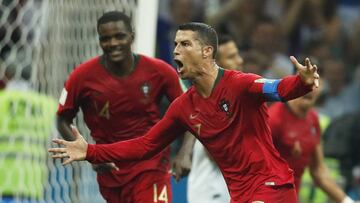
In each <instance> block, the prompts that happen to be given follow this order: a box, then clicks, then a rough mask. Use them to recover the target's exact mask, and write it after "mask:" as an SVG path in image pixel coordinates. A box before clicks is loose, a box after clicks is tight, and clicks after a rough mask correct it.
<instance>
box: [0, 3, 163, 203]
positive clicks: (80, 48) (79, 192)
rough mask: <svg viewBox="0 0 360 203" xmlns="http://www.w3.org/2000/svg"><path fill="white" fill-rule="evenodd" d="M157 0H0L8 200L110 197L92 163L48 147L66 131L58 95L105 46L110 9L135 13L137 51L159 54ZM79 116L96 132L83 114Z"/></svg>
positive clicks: (1, 132)
mask: <svg viewBox="0 0 360 203" xmlns="http://www.w3.org/2000/svg"><path fill="white" fill-rule="evenodd" d="M157 3H158V2H157V0H2V1H0V6H1V8H0V21H1V22H0V202H2V201H4V202H5V201H8V200H11V199H12V200H13V202H56V203H58V202H104V200H103V199H102V197H101V195H100V193H99V190H98V186H97V182H96V174H95V172H94V171H93V170H92V169H91V166H90V164H88V163H86V162H80V163H74V164H72V165H71V166H66V167H64V166H62V165H61V163H60V161H54V160H52V159H51V157H49V154H48V153H47V148H48V147H49V146H50V145H51V139H52V138H54V137H57V136H59V135H58V133H57V131H56V127H55V112H56V109H57V100H58V98H59V95H60V91H61V90H62V88H63V85H64V82H65V80H66V78H67V76H68V75H69V73H70V72H71V71H72V70H73V69H74V67H75V66H76V65H78V64H80V63H82V62H83V61H85V60H87V59H89V58H91V57H93V56H95V55H99V54H101V49H100V47H99V46H98V36H97V32H96V22H97V19H98V18H99V17H100V16H101V15H102V14H103V13H104V12H106V11H110V10H119V11H123V12H125V13H126V14H128V15H129V16H131V17H132V20H133V25H134V28H135V32H136V39H135V43H134V49H135V51H138V52H141V53H144V54H147V55H153V54H154V46H155V30H156V18H157V6H158V5H157ZM76 124H77V125H78V126H79V128H80V130H81V131H82V133H83V134H84V135H85V136H86V135H87V136H88V135H89V132H88V130H87V128H86V127H85V125H84V124H83V119H82V116H81V115H80V116H78V119H77V120H76ZM86 139H88V140H91V138H90V137H87V138H86Z"/></svg>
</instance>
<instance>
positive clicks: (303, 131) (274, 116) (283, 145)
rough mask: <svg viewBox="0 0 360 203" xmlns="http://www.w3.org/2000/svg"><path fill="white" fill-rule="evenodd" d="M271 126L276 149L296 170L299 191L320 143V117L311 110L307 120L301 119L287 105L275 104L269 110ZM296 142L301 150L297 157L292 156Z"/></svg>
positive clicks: (296, 184)
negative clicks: (303, 176) (302, 177)
mask: <svg viewBox="0 0 360 203" xmlns="http://www.w3.org/2000/svg"><path fill="white" fill-rule="evenodd" d="M269 125H270V128H271V132H272V136H273V142H274V145H275V147H276V149H278V151H279V152H280V155H281V157H283V158H284V159H285V160H286V161H287V162H288V164H289V166H290V168H291V169H293V170H294V176H295V186H296V190H297V191H299V189H300V183H301V176H302V175H303V173H304V170H305V168H306V167H307V166H308V165H309V163H310V160H311V157H312V155H313V153H314V151H315V148H316V146H317V145H318V144H319V143H320V135H321V131H320V125H319V119H318V115H317V113H316V111H315V110H314V109H311V110H310V111H309V112H308V113H307V114H306V117H305V118H299V117H297V116H296V115H295V114H294V113H292V112H291V110H290V109H289V107H288V106H287V105H286V104H283V103H275V104H273V105H272V106H271V107H270V108H269ZM295 142H299V144H300V150H301V152H300V153H301V154H300V155H297V156H296V157H295V156H294V155H293V154H292V152H293V150H294V144H295Z"/></svg>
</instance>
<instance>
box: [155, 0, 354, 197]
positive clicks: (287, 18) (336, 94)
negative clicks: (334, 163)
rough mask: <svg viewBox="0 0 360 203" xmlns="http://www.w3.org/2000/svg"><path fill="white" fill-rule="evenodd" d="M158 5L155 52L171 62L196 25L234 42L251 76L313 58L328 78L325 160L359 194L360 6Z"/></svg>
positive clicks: (231, 0)
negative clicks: (181, 29) (178, 34)
mask: <svg viewBox="0 0 360 203" xmlns="http://www.w3.org/2000/svg"><path fill="white" fill-rule="evenodd" d="M159 5H160V8H159V18H158V27H157V52H156V53H157V57H159V58H161V59H163V60H165V61H167V62H168V63H170V64H173V65H174V62H173V60H172V50H173V39H174V36H175V30H176V28H177V26H178V25H180V24H182V23H185V22H189V21H197V22H205V23H208V24H210V25H212V26H213V27H214V28H216V30H217V31H218V34H219V35H225V34H226V35H230V36H231V37H232V38H234V39H235V41H236V43H237V46H238V48H239V50H240V53H241V56H242V57H243V58H244V70H243V71H244V72H250V73H256V74H259V75H262V76H264V77H266V78H281V77H284V76H286V75H289V74H292V73H293V69H294V68H293V66H292V64H291V62H290V60H289V56H291V55H294V56H296V57H299V58H303V59H304V58H305V57H310V58H311V60H312V61H314V62H315V63H316V64H317V65H318V68H319V72H320V76H321V77H322V81H321V93H320V97H319V99H318V100H317V105H316V108H317V110H318V112H319V113H320V115H321V118H322V121H323V123H325V125H327V128H324V129H326V130H325V131H324V134H323V143H324V151H325V155H326V156H327V157H332V158H336V159H338V160H339V165H340V172H341V174H342V175H343V176H344V177H345V179H346V181H345V189H346V191H347V192H352V193H354V196H356V195H359V194H360V192H359V185H360V174H359V170H360V168H359V167H360V157H359V155H360V151H359V147H358V145H359V144H360V130H359V127H358V126H360V1H359V0H206V1H203V0H160V3H159ZM340 146H341V147H340ZM339 147H340V148H341V149H340V148H339ZM356 190H357V192H356ZM354 191H355V192H354ZM357 197H358V196H357Z"/></svg>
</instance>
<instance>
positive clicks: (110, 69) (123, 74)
mask: <svg viewBox="0 0 360 203" xmlns="http://www.w3.org/2000/svg"><path fill="white" fill-rule="evenodd" d="M97 30H98V34H99V41H100V46H101V48H102V49H103V53H104V54H103V55H101V56H97V57H94V58H92V59H90V60H88V61H86V62H84V63H83V64H81V65H79V66H78V67H76V69H75V70H74V71H73V72H72V73H71V74H70V76H69V78H68V80H67V81H66V83H65V87H64V89H63V92H62V95H61V98H60V104H59V109H58V112H57V115H58V129H59V130H60V132H61V134H62V135H63V137H64V138H65V139H66V140H73V139H74V137H73V135H72V132H71V128H70V124H71V123H72V121H73V118H74V117H75V116H76V114H77V112H78V110H79V108H81V109H82V111H83V113H84V119H85V122H86V124H87V126H88V127H89V129H90V131H91V136H92V137H93V139H94V140H95V141H96V143H97V144H107V143H114V142H117V141H124V140H128V139H132V138H136V137H139V136H141V135H143V134H145V133H146V132H147V131H148V130H149V129H150V128H151V127H152V126H153V125H155V123H157V122H158V121H159V120H160V113H159V103H160V100H161V98H162V97H163V96H167V97H168V99H169V100H170V101H173V100H174V99H175V98H176V97H178V96H180V95H181V94H182V93H183V92H182V89H181V86H180V83H179V77H178V76H177V74H176V71H175V70H174V69H173V68H172V67H170V66H169V65H168V64H166V63H165V62H163V61H160V60H158V59H155V58H150V57H147V56H144V55H140V54H135V53H133V52H132V50H131V44H132V42H133V39H134V33H133V30H132V27H131V24H130V19H129V17H128V16H126V15H125V14H123V13H121V12H116V11H113V12H108V13H105V14H104V15H103V16H102V17H101V18H99V20H98V24H97ZM129 146H131V145H129ZM135 148H136V147H134V149H135ZM169 156H170V154H169V148H165V149H164V150H162V151H161V152H160V153H159V154H157V155H156V156H154V157H152V158H150V159H148V160H144V161H133V162H129V161H119V162H116V160H113V161H115V163H112V162H111V163H106V164H99V165H94V166H93V168H94V169H95V170H96V171H97V180H98V183H99V186H100V192H101V194H102V196H103V197H104V198H105V199H106V201H107V202H112V203H127V202H128V203H132V202H145V203H146V202H153V201H155V200H156V201H157V202H166V203H169V202H171V188H170V176H169V173H168V171H169V163H170V162H169Z"/></svg>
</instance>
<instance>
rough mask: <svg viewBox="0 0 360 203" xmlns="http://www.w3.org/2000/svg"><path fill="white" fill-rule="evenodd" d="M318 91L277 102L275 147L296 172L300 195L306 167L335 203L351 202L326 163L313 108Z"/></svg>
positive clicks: (273, 120) (271, 115)
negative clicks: (285, 101) (332, 176)
mask: <svg viewBox="0 0 360 203" xmlns="http://www.w3.org/2000/svg"><path fill="white" fill-rule="evenodd" d="M317 94H318V90H317V89H316V90H314V91H313V92H310V93H308V94H307V95H305V96H302V97H300V98H297V99H294V100H292V101H288V102H287V103H285V104H284V103H275V104H273V105H272V106H271V107H270V109H269V123H270V127H271V131H272V136H273V141H274V145H275V147H276V148H277V149H278V150H279V152H280V155H281V157H283V158H284V159H285V160H286V161H287V162H288V164H289V166H290V168H291V169H293V170H294V177H295V186H296V190H297V192H298V194H299V191H300V187H301V179H302V176H303V174H304V170H305V168H307V167H309V171H310V174H311V177H312V179H313V181H314V182H315V183H316V185H317V186H318V187H320V188H321V189H322V190H323V191H325V192H326V193H327V194H328V196H329V197H330V198H331V199H333V200H335V201H336V202H339V203H341V202H344V201H345V199H350V198H349V197H347V196H346V194H345V193H344V192H343V191H342V190H341V188H340V187H338V186H337V185H336V183H335V182H334V181H333V180H332V179H331V177H330V173H329V171H328V168H327V166H326V164H325V161H324V155H323V148H322V145H321V129H320V123H319V117H318V114H317V113H316V111H315V110H314V108H313V106H314V104H315V100H316V98H317Z"/></svg>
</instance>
